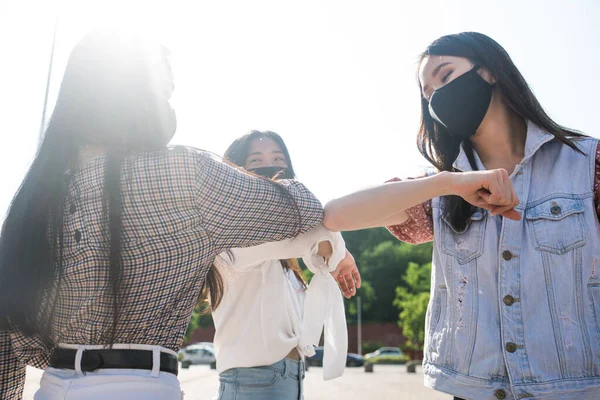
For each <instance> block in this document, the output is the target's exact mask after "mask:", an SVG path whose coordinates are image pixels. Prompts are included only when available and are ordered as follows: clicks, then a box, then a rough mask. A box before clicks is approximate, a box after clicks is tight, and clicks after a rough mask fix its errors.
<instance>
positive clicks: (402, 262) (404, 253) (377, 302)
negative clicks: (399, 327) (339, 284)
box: [357, 239, 432, 322]
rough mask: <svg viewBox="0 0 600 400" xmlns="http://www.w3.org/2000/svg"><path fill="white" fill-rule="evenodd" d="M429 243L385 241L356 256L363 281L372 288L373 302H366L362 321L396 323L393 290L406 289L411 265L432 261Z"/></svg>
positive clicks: (394, 292) (396, 316) (396, 313)
mask: <svg viewBox="0 0 600 400" xmlns="http://www.w3.org/2000/svg"><path fill="white" fill-rule="evenodd" d="M431 253H432V245H431V244H430V243H428V244H424V245H420V246H412V245H410V244H407V243H402V242H399V241H397V240H395V239H392V240H387V241H384V242H381V243H379V244H377V245H375V246H374V247H372V248H369V249H366V250H365V251H364V252H363V253H362V254H361V255H360V256H359V257H358V260H357V261H358V266H359V268H360V270H361V274H362V277H363V280H364V281H366V282H369V283H370V285H371V287H372V289H373V295H372V301H371V302H370V303H368V302H367V301H368V299H367V300H365V304H364V306H365V308H364V311H365V312H364V313H363V320H364V321H366V322H396V321H397V320H398V310H397V309H396V307H394V299H395V294H396V287H398V286H401V287H406V286H407V283H406V282H405V280H404V279H403V276H404V274H405V272H406V270H407V268H408V266H409V263H411V262H414V263H416V264H419V265H423V264H426V263H429V262H431Z"/></svg>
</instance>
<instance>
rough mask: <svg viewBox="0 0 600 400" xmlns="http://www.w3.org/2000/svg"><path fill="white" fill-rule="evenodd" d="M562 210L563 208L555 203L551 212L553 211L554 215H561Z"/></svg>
mask: <svg viewBox="0 0 600 400" xmlns="http://www.w3.org/2000/svg"><path fill="white" fill-rule="evenodd" d="M561 211H562V210H561V208H560V206H556V205H555V206H552V207H551V208H550V212H551V213H552V215H559V214H560V212H561Z"/></svg>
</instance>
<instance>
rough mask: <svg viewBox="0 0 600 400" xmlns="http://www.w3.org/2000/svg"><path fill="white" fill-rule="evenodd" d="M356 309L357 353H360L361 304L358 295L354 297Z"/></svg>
mask: <svg viewBox="0 0 600 400" xmlns="http://www.w3.org/2000/svg"><path fill="white" fill-rule="evenodd" d="M356 309H357V315H356V316H357V322H358V323H357V329H358V334H357V337H358V354H359V355H362V327H361V324H362V316H361V311H362V310H361V304H360V296H357V297H356Z"/></svg>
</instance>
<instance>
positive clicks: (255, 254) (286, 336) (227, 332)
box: [213, 226, 348, 379]
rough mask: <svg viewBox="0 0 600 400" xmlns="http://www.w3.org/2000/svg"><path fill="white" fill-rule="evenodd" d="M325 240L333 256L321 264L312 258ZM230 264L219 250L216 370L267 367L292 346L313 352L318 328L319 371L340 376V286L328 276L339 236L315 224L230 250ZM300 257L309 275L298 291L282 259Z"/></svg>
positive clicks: (343, 335)
mask: <svg viewBox="0 0 600 400" xmlns="http://www.w3.org/2000/svg"><path fill="white" fill-rule="evenodd" d="M323 241H329V242H331V244H332V248H333V254H332V256H331V258H330V259H329V263H328V264H326V263H325V262H324V260H323V259H322V258H321V257H319V256H318V255H317V250H318V245H319V243H320V242H323ZM231 253H232V254H233V261H232V260H231V258H230V256H229V255H228V254H227V253H223V254H221V255H220V256H219V257H218V258H217V261H216V265H217V267H218V269H219V272H220V273H221V275H222V277H223V280H224V283H225V290H224V295H223V299H222V301H221V304H220V305H219V307H218V308H217V310H215V311H214V312H213V320H214V322H215V327H216V333H215V338H214V345H215V355H216V358H217V370H218V371H219V373H221V372H223V371H226V370H228V369H230V368H243V367H256V366H265V365H271V364H273V363H276V362H278V361H280V360H282V359H283V358H284V357H285V356H286V355H287V354H288V353H289V352H290V351H291V350H292V349H294V348H297V349H298V352H299V353H300V354H301V355H303V356H311V355H312V354H314V346H316V345H318V341H319V339H320V336H321V332H322V330H323V326H324V325H325V326H326V327H327V329H326V336H325V353H324V360H323V362H324V364H323V366H324V368H323V374H324V377H325V379H332V378H336V377H338V376H340V375H341V374H342V373H343V370H344V366H345V363H346V352H347V347H348V336H347V328H346V319H345V313H344V304H343V298H342V294H341V291H340V290H339V287H338V286H337V283H336V282H335V280H334V279H333V277H332V276H331V274H330V271H333V270H335V269H336V268H337V265H338V264H339V262H340V261H341V260H342V259H343V258H344V257H345V254H346V248H345V244H344V240H343V238H342V236H341V234H340V233H333V232H330V231H329V230H327V229H325V228H324V227H323V226H318V227H316V228H314V229H312V230H311V231H310V232H307V233H305V234H303V235H300V236H298V237H297V238H295V239H288V240H283V241H280V242H271V243H265V244H262V245H259V246H255V247H248V248H239V249H232V250H231ZM300 257H302V258H303V260H304V262H305V264H306V266H307V267H308V268H309V269H310V270H311V271H312V272H313V273H315V275H314V276H313V279H312V280H311V282H310V284H309V286H308V288H307V289H303V288H302V285H301V283H300V282H299V281H298V279H297V278H296V276H295V275H294V273H293V272H292V271H289V270H288V271H284V270H283V268H282V266H281V262H280V261H279V260H281V259H288V258H300Z"/></svg>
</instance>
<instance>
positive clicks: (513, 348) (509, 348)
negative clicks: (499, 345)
mask: <svg viewBox="0 0 600 400" xmlns="http://www.w3.org/2000/svg"><path fill="white" fill-rule="evenodd" d="M506 351H508V352H509V353H514V352H515V351H517V345H516V344H514V343H512V342H508V343H506Z"/></svg>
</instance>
